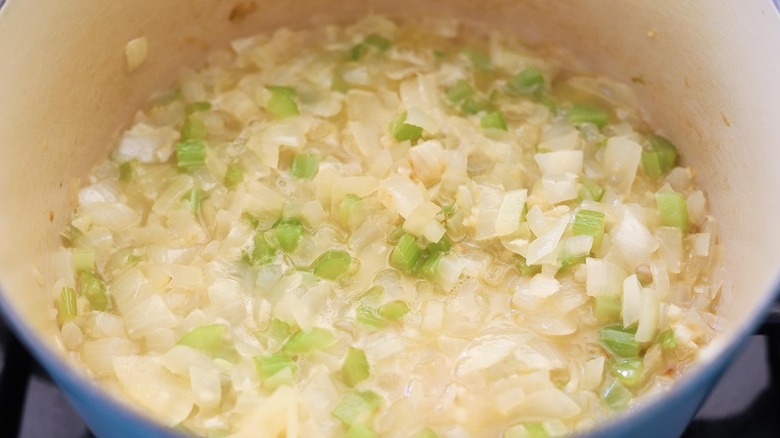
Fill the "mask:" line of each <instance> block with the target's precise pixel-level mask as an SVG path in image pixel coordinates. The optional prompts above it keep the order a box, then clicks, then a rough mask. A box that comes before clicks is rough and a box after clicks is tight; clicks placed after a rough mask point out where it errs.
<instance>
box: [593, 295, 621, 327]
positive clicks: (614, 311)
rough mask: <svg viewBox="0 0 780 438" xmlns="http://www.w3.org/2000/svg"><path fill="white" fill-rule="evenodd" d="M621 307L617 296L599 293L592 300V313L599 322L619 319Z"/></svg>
mask: <svg viewBox="0 0 780 438" xmlns="http://www.w3.org/2000/svg"><path fill="white" fill-rule="evenodd" d="M621 309H622V304H621V303H620V298H619V297H611V296H607V295H600V296H597V297H596V299H595V300H594V302H593V315H594V316H595V317H596V319H598V320H599V321H601V322H615V321H618V320H620V311H621Z"/></svg>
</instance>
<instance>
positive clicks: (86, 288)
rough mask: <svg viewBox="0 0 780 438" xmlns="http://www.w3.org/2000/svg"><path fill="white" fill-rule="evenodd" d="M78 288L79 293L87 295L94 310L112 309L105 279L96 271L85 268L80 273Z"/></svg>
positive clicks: (104, 310)
mask: <svg viewBox="0 0 780 438" xmlns="http://www.w3.org/2000/svg"><path fill="white" fill-rule="evenodd" d="M76 289H77V291H78V293H79V295H81V296H83V297H87V300H88V301H89V305H90V307H92V310H99V311H101V312H109V311H111V299H110V298H109V297H108V290H107V289H106V284H105V283H104V282H103V279H102V278H100V275H98V274H97V273H96V272H95V271H92V270H88V269H87V270H83V271H81V272H79V274H78V282H77V285H76Z"/></svg>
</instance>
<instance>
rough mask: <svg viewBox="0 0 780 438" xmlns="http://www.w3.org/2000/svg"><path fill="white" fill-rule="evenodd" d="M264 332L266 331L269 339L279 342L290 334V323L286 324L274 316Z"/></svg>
mask: <svg viewBox="0 0 780 438" xmlns="http://www.w3.org/2000/svg"><path fill="white" fill-rule="evenodd" d="M266 333H268V336H270V337H271V339H273V340H275V341H276V342H279V343H281V342H283V341H285V340H286V339H287V338H288V337H289V336H290V334H291V333H292V328H291V327H290V324H287V323H286V322H284V321H282V320H281V319H277V318H274V319H272V320H271V324H270V325H269V326H268V330H266Z"/></svg>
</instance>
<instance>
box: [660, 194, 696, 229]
mask: <svg viewBox="0 0 780 438" xmlns="http://www.w3.org/2000/svg"><path fill="white" fill-rule="evenodd" d="M655 202H656V204H657V205H658V214H659V215H660V216H661V223H662V224H664V225H666V226H668V227H677V228H679V229H680V230H681V231H682V232H683V234H687V233H688V201H687V200H686V199H685V196H683V195H682V194H681V193H677V192H661V193H656V194H655Z"/></svg>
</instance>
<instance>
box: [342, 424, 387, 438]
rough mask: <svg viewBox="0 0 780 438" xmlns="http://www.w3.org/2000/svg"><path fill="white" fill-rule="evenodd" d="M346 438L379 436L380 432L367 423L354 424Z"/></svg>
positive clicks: (372, 437) (374, 437)
mask: <svg viewBox="0 0 780 438" xmlns="http://www.w3.org/2000/svg"><path fill="white" fill-rule="evenodd" d="M344 438H379V434H378V433H376V432H374V430H373V429H371V428H370V427H368V426H366V425H365V424H353V425H352V427H350V428H349V430H347V434H346V435H344Z"/></svg>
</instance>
